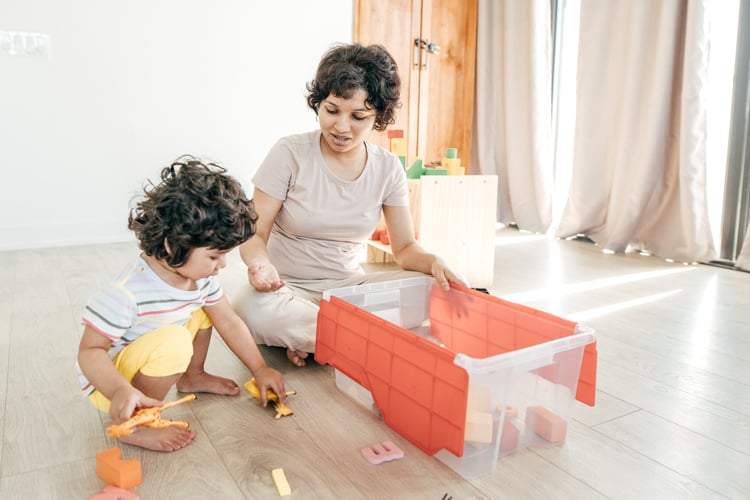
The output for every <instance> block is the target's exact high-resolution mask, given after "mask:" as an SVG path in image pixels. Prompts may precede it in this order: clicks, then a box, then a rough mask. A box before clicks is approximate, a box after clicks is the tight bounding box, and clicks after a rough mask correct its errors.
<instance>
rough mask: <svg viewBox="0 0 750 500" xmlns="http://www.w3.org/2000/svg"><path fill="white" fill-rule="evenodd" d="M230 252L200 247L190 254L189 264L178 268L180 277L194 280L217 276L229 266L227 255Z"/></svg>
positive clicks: (186, 263)
mask: <svg viewBox="0 0 750 500" xmlns="http://www.w3.org/2000/svg"><path fill="white" fill-rule="evenodd" d="M230 251H231V249H230V250H217V249H216V248H209V247H198V248H194V249H193V251H192V252H190V257H188V260H187V262H185V263H184V264H183V265H182V266H180V267H179V268H177V270H178V271H179V273H180V275H182V276H184V277H186V278H190V279H193V280H199V279H203V278H207V277H209V276H216V275H217V274H219V271H221V270H222V269H224V267H226V265H227V254H228V253H229V252H230Z"/></svg>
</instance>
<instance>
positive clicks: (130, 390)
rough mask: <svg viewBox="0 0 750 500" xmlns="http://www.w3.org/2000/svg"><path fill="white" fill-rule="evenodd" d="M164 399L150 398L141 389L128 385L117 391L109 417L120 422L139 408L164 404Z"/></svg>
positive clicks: (111, 403) (112, 400) (111, 402)
mask: <svg viewBox="0 0 750 500" xmlns="http://www.w3.org/2000/svg"><path fill="white" fill-rule="evenodd" d="M163 404H164V401H159V400H158V399H154V398H150V397H148V396H146V395H145V394H143V393H142V392H141V391H139V390H138V389H136V388H135V387H133V386H132V385H127V386H124V387H122V388H121V389H118V390H117V391H115V393H114V394H113V395H112V399H111V400H110V405H109V417H110V418H111V419H112V421H113V422H116V423H120V422H124V421H125V420H127V419H129V418H130V417H132V416H133V413H135V410H137V409H138V408H150V407H152V406H162V405H163Z"/></svg>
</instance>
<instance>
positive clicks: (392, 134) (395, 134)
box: [388, 129, 404, 139]
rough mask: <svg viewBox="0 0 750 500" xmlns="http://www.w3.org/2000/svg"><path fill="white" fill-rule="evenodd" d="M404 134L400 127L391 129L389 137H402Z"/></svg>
mask: <svg viewBox="0 0 750 500" xmlns="http://www.w3.org/2000/svg"><path fill="white" fill-rule="evenodd" d="M403 136H404V131H403V130H400V129H395V130H389V131H388V139H400V138H402V137H403Z"/></svg>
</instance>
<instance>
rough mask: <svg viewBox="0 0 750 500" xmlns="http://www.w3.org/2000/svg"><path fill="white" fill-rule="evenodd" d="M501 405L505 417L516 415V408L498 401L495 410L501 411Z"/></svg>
mask: <svg viewBox="0 0 750 500" xmlns="http://www.w3.org/2000/svg"><path fill="white" fill-rule="evenodd" d="M503 406H505V418H513V417H516V416H518V408H516V407H515V406H513V405H503V404H502V403H498V404H497V407H496V408H495V410H496V411H497V412H498V413H502V412H503Z"/></svg>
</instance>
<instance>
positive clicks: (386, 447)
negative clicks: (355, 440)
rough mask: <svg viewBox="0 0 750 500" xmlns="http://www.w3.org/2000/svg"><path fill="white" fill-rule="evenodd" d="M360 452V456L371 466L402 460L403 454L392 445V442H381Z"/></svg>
mask: <svg viewBox="0 0 750 500" xmlns="http://www.w3.org/2000/svg"><path fill="white" fill-rule="evenodd" d="M360 451H361V452H362V456H363V457H365V458H366V459H367V461H368V462H370V463H371V464H373V465H378V464H382V463H383V462H388V461H390V460H397V459H399V458H404V452H403V451H402V450H401V448H399V447H398V446H396V445H395V444H393V441H383V442H382V443H377V444H374V445H372V446H366V447H364V448H362V450H360Z"/></svg>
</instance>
